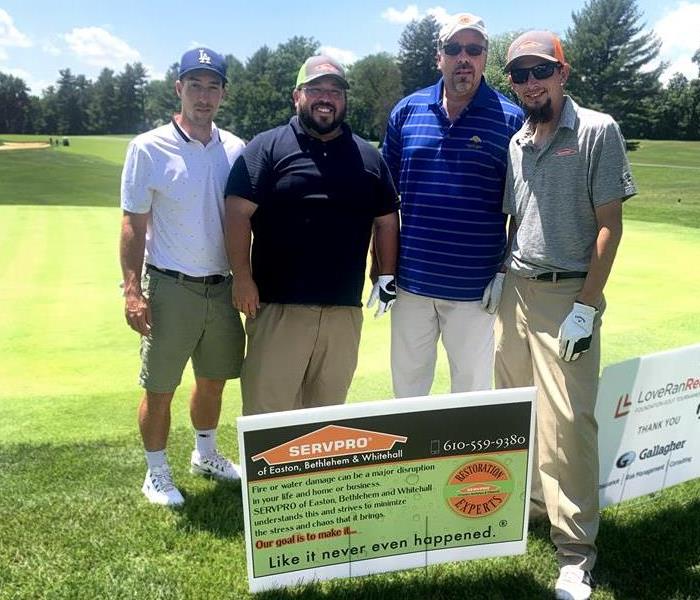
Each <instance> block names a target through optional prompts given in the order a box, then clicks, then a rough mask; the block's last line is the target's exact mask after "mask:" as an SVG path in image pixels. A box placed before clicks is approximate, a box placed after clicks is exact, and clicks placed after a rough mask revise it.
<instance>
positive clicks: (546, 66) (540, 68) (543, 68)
mask: <svg viewBox="0 0 700 600" xmlns="http://www.w3.org/2000/svg"><path fill="white" fill-rule="evenodd" d="M560 66H561V65H560V64H559V63H553V62H548V63H543V64H541V65H535V66H534V67H530V68H528V69H511V70H510V78H511V79H512V80H513V83H525V82H526V81H527V80H528V78H529V77H530V73H532V76H533V77H534V78H535V79H548V78H549V77H551V76H552V75H554V70H555V69H558V68H559V67H560Z"/></svg>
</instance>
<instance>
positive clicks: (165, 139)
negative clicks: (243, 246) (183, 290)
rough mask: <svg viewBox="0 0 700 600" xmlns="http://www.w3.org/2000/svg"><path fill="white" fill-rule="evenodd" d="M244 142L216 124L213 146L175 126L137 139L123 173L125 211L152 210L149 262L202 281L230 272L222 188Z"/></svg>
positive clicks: (131, 148)
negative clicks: (225, 237) (225, 241)
mask: <svg viewBox="0 0 700 600" xmlns="http://www.w3.org/2000/svg"><path fill="white" fill-rule="evenodd" d="M243 146H244V143H243V141H242V140H241V139H239V138H237V137H236V136H235V135H233V134H231V133H229V132H228V131H222V130H219V129H218V128H217V127H216V125H214V124H212V135H211V140H210V142H209V143H208V144H207V145H206V146H204V145H203V144H202V143H201V142H199V141H197V140H193V139H190V138H189V137H188V136H187V135H186V134H185V133H184V132H183V131H182V130H181V129H180V128H179V127H177V126H176V125H175V124H174V123H173V122H171V123H169V124H167V125H164V126H162V127H158V128H157V129H153V130H151V131H148V132H146V133H142V134H141V135H139V136H137V137H135V138H134V139H133V140H132V141H131V142H130V143H129V148H128V150H127V152H126V161H125V163H124V170H123V171H122V183H121V207H122V209H124V210H126V211H128V212H132V213H139V214H145V213H149V212H150V217H149V220H148V229H147V232H146V254H145V261H146V262H147V263H149V264H152V265H154V266H156V267H160V268H161V269H172V270H175V271H179V272H181V273H185V274H187V275H192V276H195V277H201V276H204V275H214V274H222V275H223V274H227V273H228V272H229V264H228V259H227V257H226V248H225V245H224V225H223V221H224V190H225V187H226V180H227V179H228V174H229V172H230V170H231V167H232V166H233V163H234V161H235V160H236V158H237V157H238V155H239V154H240V153H241V150H242V149H243Z"/></svg>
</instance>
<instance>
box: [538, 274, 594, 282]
mask: <svg viewBox="0 0 700 600" xmlns="http://www.w3.org/2000/svg"><path fill="white" fill-rule="evenodd" d="M587 275H588V273H585V272H583V271H560V272H558V273H557V272H553V271H550V272H548V273H540V274H539V275H533V276H532V277H528V279H536V280H537V281H551V282H552V283H556V282H557V281H559V280H560V279H585V278H586V276H587Z"/></svg>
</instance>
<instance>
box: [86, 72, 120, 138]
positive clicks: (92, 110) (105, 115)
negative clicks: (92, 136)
mask: <svg viewBox="0 0 700 600" xmlns="http://www.w3.org/2000/svg"><path fill="white" fill-rule="evenodd" d="M92 92H93V93H92V98H91V101H90V107H89V114H90V133H112V132H114V131H117V128H118V126H119V116H118V115H117V106H116V104H117V82H116V80H115V78H114V71H112V70H111V69H102V71H101V73H100V75H99V77H98V78H97V81H95V83H94V84H93V86H92Z"/></svg>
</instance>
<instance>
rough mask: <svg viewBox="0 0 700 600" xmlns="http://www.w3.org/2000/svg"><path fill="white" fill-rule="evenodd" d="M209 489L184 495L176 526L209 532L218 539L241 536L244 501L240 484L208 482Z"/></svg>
mask: <svg viewBox="0 0 700 600" xmlns="http://www.w3.org/2000/svg"><path fill="white" fill-rule="evenodd" d="M211 486H212V487H210V488H208V489H206V490H197V491H192V492H189V493H187V495H186V497H185V504H184V506H183V507H182V509H180V514H181V517H182V518H181V519H180V521H179V524H178V526H179V527H180V528H181V529H184V530H187V531H191V530H193V529H194V530H197V531H208V532H209V533H212V534H213V535H215V536H216V537H219V538H231V537H236V536H240V535H241V534H242V533H243V501H242V499H241V484H240V482H214V481H212V482H211Z"/></svg>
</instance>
